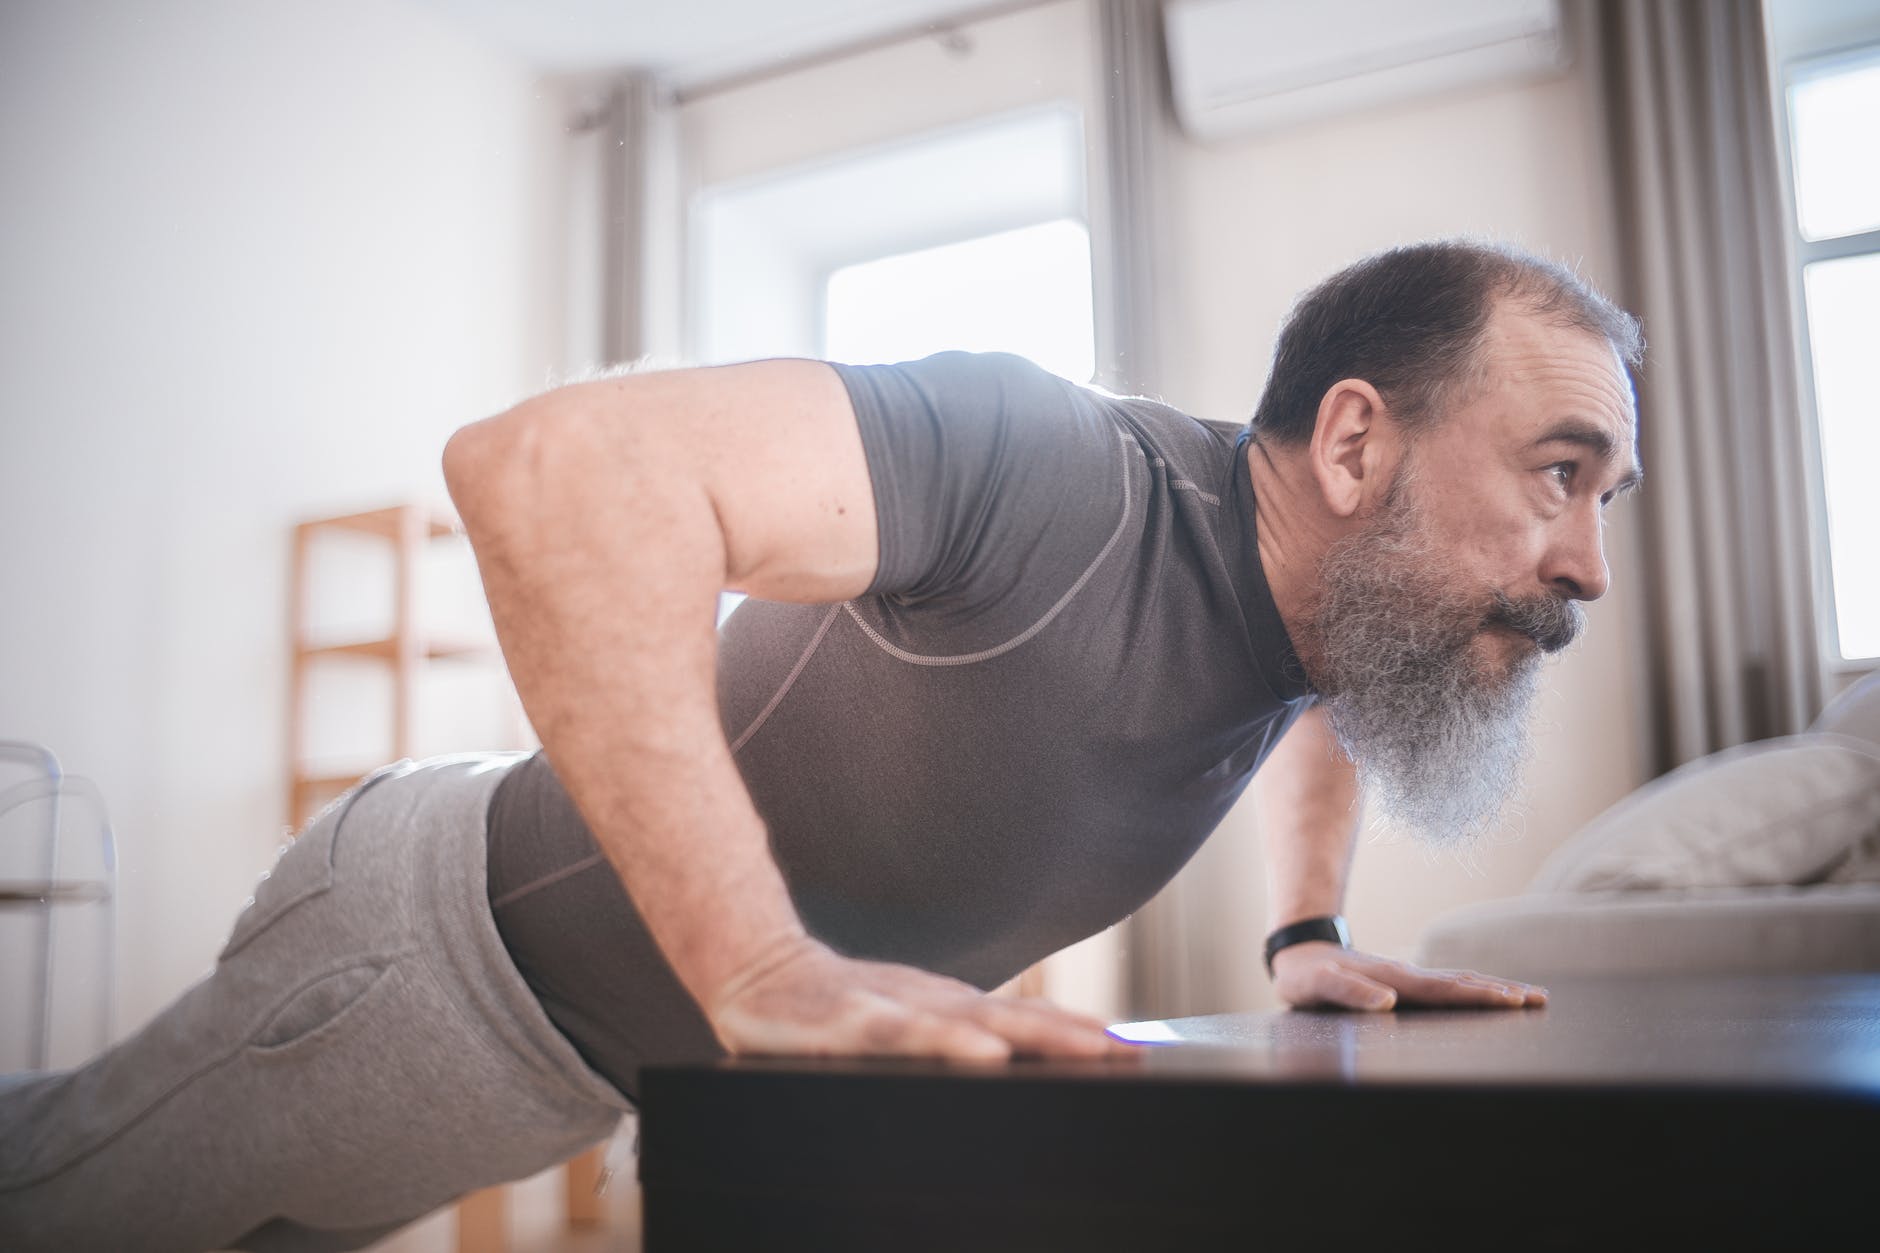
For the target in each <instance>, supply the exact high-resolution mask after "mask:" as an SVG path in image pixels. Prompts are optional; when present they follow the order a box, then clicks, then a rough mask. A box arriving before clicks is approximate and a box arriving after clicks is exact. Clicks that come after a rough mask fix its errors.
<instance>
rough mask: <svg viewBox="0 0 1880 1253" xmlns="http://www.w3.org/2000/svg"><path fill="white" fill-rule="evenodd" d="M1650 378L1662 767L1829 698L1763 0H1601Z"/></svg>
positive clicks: (1649, 467) (1606, 69) (1610, 100)
mask: <svg viewBox="0 0 1880 1253" xmlns="http://www.w3.org/2000/svg"><path fill="white" fill-rule="evenodd" d="M1586 16H1587V18H1588V20H1589V21H1590V25H1591V30H1590V32H1589V34H1590V40H1589V42H1590V45H1591V46H1590V48H1589V49H1588V50H1589V51H1590V52H1592V53H1593V54H1594V55H1595V58H1596V61H1595V66H1594V72H1595V74H1596V76H1597V80H1598V82H1599V84H1600V89H1601V91H1602V92H1603V95H1604V101H1605V106H1606V113H1607V125H1608V129H1609V135H1610V139H1611V143H1612V157H1613V173H1614V187H1615V191H1616V197H1617V204H1616V207H1617V211H1618V223H1619V234H1620V245H1621V257H1622V261H1623V267H1624V275H1625V279H1624V284H1623V288H1622V290H1621V291H1620V292H1619V293H1618V295H1619V297H1620V299H1621V300H1622V301H1623V302H1624V303H1625V304H1626V305H1627V306H1628V307H1629V308H1631V309H1632V310H1633V311H1634V312H1636V313H1637V314H1638V315H1639V316H1640V317H1641V318H1642V319H1643V320H1644V323H1645V335H1646V339H1647V341H1648V344H1649V348H1648V353H1647V361H1646V366H1645V369H1644V371H1643V372H1642V378H1641V380H1640V390H1639V416H1640V455H1641V457H1642V458H1643V460H1644V464H1645V477H1646V489H1645V492H1644V494H1643V495H1642V497H1641V499H1640V504H1641V507H1642V511H1643V514H1644V520H1645V539H1646V546H1647V553H1646V567H1645V568H1646V572H1647V575H1648V578H1649V588H1648V597H1649V620H1650V630H1651V653H1650V657H1651V662H1650V665H1651V676H1652V677H1651V683H1652V691H1651V693H1650V697H1651V704H1652V708H1653V710H1654V717H1655V719H1656V726H1655V745H1654V748H1655V753H1656V757H1657V763H1656V764H1657V767H1658V769H1660V770H1666V769H1670V768H1671V767H1673V766H1675V765H1677V764H1679V763H1681V762H1685V761H1689V760H1691V759H1692V758H1694V757H1699V756H1702V755H1704V754H1705V753H1709V752H1712V751H1715V750H1716V749H1719V748H1723V747H1726V746H1728V745H1731V744H1740V743H1743V742H1745V741H1748V740H1755V739H1762V738H1765V737H1768V736H1772V735H1782V734H1788V733H1791V732H1794V731H1799V730H1801V729H1802V728H1803V727H1804V726H1806V725H1807V723H1808V722H1809V720H1810V719H1811V718H1812V717H1813V715H1814V714H1815V712H1816V711H1817V709H1818V708H1819V705H1820V701H1821V695H1822V692H1821V675H1822V670H1821V667H1820V663H1819V659H1818V655H1817V645H1816V638H1817V637H1816V627H1815V618H1814V612H1813V604H1814V602H1813V599H1812V596H1811V591H1810V577H1809V553H1808V525H1807V508H1808V505H1807V493H1806V487H1805V480H1804V478H1803V475H1804V473H1805V470H1804V461H1803V456H1802V449H1803V444H1802V425H1801V423H1802V417H1801V409H1800V404H1799V401H1798V399H1797V388H1796V368H1797V366H1796V359H1795V353H1794V348H1793V345H1794V342H1795V339H1794V334H1793V327H1792V325H1791V315H1790V306H1789V299H1788V266H1789V260H1788V252H1789V230H1788V224H1787V221H1786V219H1785V217H1784V208H1783V201H1782V196H1781V190H1780V189H1781V183H1780V171H1779V169H1778V165H1777V161H1778V156H1777V146H1776V136H1775V122H1774V113H1773V110H1772V106H1771V99H1770V91H1771V87H1770V81H1769V74H1768V70H1767V59H1766V56H1765V51H1764V35H1763V18H1762V11H1761V6H1760V5H1759V4H1758V3H1755V2H1754V0H1716V2H1714V3H1712V2H1709V0H1706V2H1703V3H1682V2H1678V3H1655V2H1653V3H1647V2H1644V0H1597V2H1596V3H1595V4H1594V6H1593V7H1592V9H1591V10H1590V13H1589V14H1587V15H1586Z"/></svg>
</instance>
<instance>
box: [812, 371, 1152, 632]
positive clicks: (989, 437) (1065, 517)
mask: <svg viewBox="0 0 1880 1253" xmlns="http://www.w3.org/2000/svg"><path fill="white" fill-rule="evenodd" d="M836 370H837V372H838V373H839V374H840V376H841V378H842V381H843V383H844V385H845V386H846V387H847V388H848V391H849V397H850V399H851V401H852V402H853V404H854V408H855V417H856V422H857V424H858V425H859V427H860V430H861V437H862V446H863V449H864V451H865V453H866V455H867V459H868V470H869V475H870V477H871V478H872V480H873V484H874V494H875V512H876V517H877V522H878V527H879V533H880V559H879V565H878V566H877V569H876V573H875V578H874V582H873V583H872V584H871V585H870V586H869V590H868V594H869V595H871V596H882V597H887V598H889V599H892V600H894V601H897V602H899V603H903V604H911V603H917V602H926V601H932V600H936V599H940V598H946V599H960V600H982V601H983V600H990V599H996V598H999V597H1003V596H1008V595H1010V594H1011V593H1012V592H1013V591H1014V590H1015V589H1017V588H1020V587H1028V588H1031V589H1034V590H1035V591H1036V592H1037V593H1040V594H1042V593H1046V592H1048V593H1049V594H1050V595H1051V596H1052V597H1055V596H1056V595H1058V594H1060V593H1062V592H1063V591H1064V587H1063V586H1057V587H1055V588H1053V587H1052V585H1053V584H1056V583H1059V582H1063V583H1066V584H1067V583H1068V581H1069V579H1071V578H1074V577H1075V576H1076V574H1077V572H1078V570H1079V569H1081V567H1082V565H1083V564H1085V563H1086V562H1087V561H1088V559H1089V557H1090V555H1091V553H1092V552H1093V551H1094V550H1095V549H1096V548H1099V547H1101V546H1102V545H1103V542H1104V540H1105V539H1106V538H1107V537H1108V536H1109V535H1110V534H1111V533H1112V532H1113V531H1114V530H1115V529H1116V528H1117V527H1118V526H1119V525H1120V523H1121V520H1122V510H1123V508H1124V499H1123V497H1122V496H1121V494H1120V488H1121V484H1122V478H1123V469H1122V457H1123V447H1122V443H1121V439H1120V437H1119V434H1118V430H1117V427H1116V426H1115V424H1114V423H1113V422H1111V421H1110V420H1109V418H1108V417H1107V416H1106V415H1105V413H1104V412H1103V410H1102V408H1101V401H1100V398H1099V397H1097V396H1096V395H1095V394H1094V393H1091V392H1088V391H1086V390H1085V389H1083V388H1080V387H1077V386H1075V385H1073V384H1071V383H1068V382H1066V381H1065V380H1063V379H1061V378H1058V377H1057V376H1056V375H1053V374H1050V373H1048V372H1046V371H1045V370H1043V369H1041V368H1039V367H1038V366H1036V365H1033V364H1032V363H1031V362H1029V361H1027V360H1025V359H1024V358H1022V357H1015V356H1010V355H1007V354H1004V353H963V352H947V353H940V354H938V355H936V356H932V357H928V358H925V359H924V360H921V361H914V362H908V363H905V364H901V365H886V366H844V365H839V366H837V367H836ZM1080 559H1081V560H1080ZM1066 571H1068V574H1066V573H1065V572H1066Z"/></svg>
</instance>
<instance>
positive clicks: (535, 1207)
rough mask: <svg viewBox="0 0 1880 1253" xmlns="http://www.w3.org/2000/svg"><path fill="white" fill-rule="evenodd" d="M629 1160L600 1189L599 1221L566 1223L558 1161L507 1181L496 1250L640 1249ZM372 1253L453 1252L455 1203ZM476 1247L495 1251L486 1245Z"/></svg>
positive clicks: (635, 1252)
mask: <svg viewBox="0 0 1880 1253" xmlns="http://www.w3.org/2000/svg"><path fill="white" fill-rule="evenodd" d="M633 1167H634V1164H633V1162H632V1161H628V1162H627V1163H626V1164H625V1166H624V1168H623V1169H622V1170H621V1171H620V1173H619V1174H617V1175H615V1176H614V1177H613V1178H612V1179H611V1180H610V1181H609V1182H608V1184H607V1186H606V1188H605V1189H604V1190H603V1191H602V1192H601V1203H602V1213H603V1216H604V1217H603V1221H602V1223H601V1224H600V1225H599V1226H595V1227H587V1228H577V1229H570V1228H569V1226H568V1222H567V1211H566V1208H565V1205H564V1201H563V1197H564V1183H563V1175H562V1170H561V1168H560V1167H559V1166H557V1167H555V1168H554V1169H553V1170H548V1171H544V1172H543V1173H542V1174H539V1175H537V1176H535V1177H534V1178H532V1179H524V1180H522V1181H521V1182H520V1183H514V1184H511V1185H509V1243H508V1246H507V1248H506V1249H502V1250H500V1253H639V1251H640V1185H639V1181H638V1180H637V1179H635V1178H634V1169H633ZM371 1253H457V1213H456V1209H455V1207H452V1208H450V1209H445V1210H440V1211H438V1212H437V1213H435V1214H432V1215H431V1216H430V1217H429V1218H425V1219H421V1220H419V1221H418V1222H415V1223H413V1224H412V1225H411V1226H409V1227H406V1228H405V1229H404V1230H403V1231H400V1232H399V1233H398V1234H397V1235H394V1236H392V1237H390V1238H388V1239H385V1240H381V1241H379V1243H377V1244H375V1245H373V1246H372V1248H371ZM478 1253H499V1250H498V1249H495V1248H490V1247H487V1246H486V1248H485V1249H483V1250H479V1251H478Z"/></svg>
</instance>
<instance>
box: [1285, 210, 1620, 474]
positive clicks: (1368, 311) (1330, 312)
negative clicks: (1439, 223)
mask: <svg viewBox="0 0 1880 1253" xmlns="http://www.w3.org/2000/svg"><path fill="white" fill-rule="evenodd" d="M1502 298H1508V299H1513V300H1517V301H1519V302H1520V303H1521V304H1522V305H1523V306H1524V307H1526V308H1527V309H1529V310H1531V311H1532V312H1534V313H1536V314H1539V315H1540V316H1542V317H1544V318H1547V319H1549V320H1551V321H1553V322H1555V323H1557V324H1558V325H1561V326H1572V327H1578V328H1580V329H1581V330H1584V331H1588V332H1590V333H1592V334H1595V335H1600V336H1603V337H1604V338H1605V340H1606V341H1607V342H1608V343H1610V344H1611V345H1612V346H1613V349H1614V351H1616V352H1617V353H1618V354H1619V358H1620V359H1621V360H1622V361H1624V362H1625V363H1626V364H1627V365H1629V366H1631V367H1632V368H1634V369H1637V368H1638V366H1639V363H1640V362H1641V361H1642V360H1643V359H1644V355H1645V340H1644V336H1643V335H1642V334H1641V333H1640V331H1639V324H1638V320H1637V319H1636V318H1634V317H1633V316H1632V315H1631V314H1629V313H1627V312H1626V311H1625V310H1623V309H1621V308H1619V307H1618V306H1617V305H1615V304H1613V303H1612V302H1611V301H1609V300H1607V299H1606V298H1605V297H1604V296H1602V295H1600V294H1599V293H1598V292H1596V291H1594V290H1593V289H1592V287H1591V286H1589V285H1588V284H1587V283H1586V282H1585V280H1583V279H1581V278H1580V276H1579V275H1577V274H1575V273H1574V272H1573V271H1571V270H1569V269H1567V268H1566V267H1565V266H1563V265H1560V264H1559V263H1557V262H1553V261H1549V260H1546V259H1545V258H1543V257H1538V256H1535V255H1534V254H1532V253H1529V252H1525V251H1523V250H1521V249H1519V248H1515V247H1513V246H1511V245H1508V244H1498V243H1480V242H1477V241H1474V240H1456V239H1446V240H1437V241H1434V242H1431V243H1423V244H1410V245H1407V246H1405V247H1401V248H1392V249H1390V250H1389V251H1387V252H1380V253H1376V254H1374V255H1372V256H1369V257H1366V258H1365V259H1364V260H1362V261H1359V262H1357V263H1356V264H1355V265H1351V266H1347V267H1346V268H1345V269H1342V270H1340V271H1339V272H1338V273H1336V274H1334V275H1332V276H1331V277H1330V278H1328V279H1326V280H1325V281H1324V282H1323V283H1320V284H1319V285H1318V286H1317V287H1314V288H1313V289H1312V290H1311V291H1309V292H1307V293H1306V294H1305V295H1304V296H1302V297H1300V299H1299V302H1298V303H1297V304H1295V305H1294V306H1293V309H1292V312H1291V313H1290V314H1288V315H1287V317H1286V323H1285V325H1284V326H1282V327H1281V328H1280V333H1279V343H1278V344H1277V345H1275V347H1274V349H1273V369H1272V372H1271V374H1269V375H1268V376H1267V381H1266V390H1265V391H1264V392H1263V393H1262V394H1261V396H1260V403H1259V405H1258V406H1257V407H1256V408H1255V409H1254V411H1253V418H1252V419H1251V421H1250V423H1249V425H1251V426H1252V428H1253V433H1254V435H1255V436H1256V437H1259V438H1263V439H1267V440H1270V441H1272V442H1274V443H1282V444H1285V443H1302V442H1304V441H1305V440H1307V439H1310V438H1311V436H1312V428H1313V425H1314V424H1315V423H1316V422H1317V420H1318V412H1319V402H1320V401H1321V400H1322V399H1324V396H1325V393H1326V392H1328V391H1330V390H1331V387H1332V384H1334V383H1336V382H1338V381H1339V380H1340V379H1348V378H1358V379H1363V380H1364V381H1365V382H1367V383H1369V384H1371V386H1373V387H1375V388H1377V390H1378V393H1379V394H1380V395H1382V396H1383V397H1384V403H1385V404H1387V405H1389V406H1390V409H1391V413H1392V415H1393V416H1394V417H1395V418H1396V419H1397V420H1398V421H1400V422H1402V423H1403V424H1405V425H1406V426H1408V427H1410V428H1412V429H1415V428H1417V427H1422V426H1427V425H1429V424H1431V423H1433V422H1435V421H1437V420H1438V419H1440V418H1441V417H1442V415H1443V412H1444V410H1445V408H1446V407H1448V406H1449V405H1452V404H1454V403H1456V397H1455V396H1454V395H1453V390H1454V389H1456V388H1457V387H1458V385H1462V384H1466V383H1469V382H1471V381H1473V379H1474V378H1475V377H1476V374H1477V370H1476V366H1477V361H1476V356H1477V351H1476V350H1477V348H1478V347H1479V346H1480V344H1481V341H1482V336H1483V334H1484V332H1485V331H1486V329H1487V327H1488V320H1489V315H1490V314H1491V313H1492V312H1493V311H1494V308H1495V304H1496V302H1497V300H1499V299H1502Z"/></svg>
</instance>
